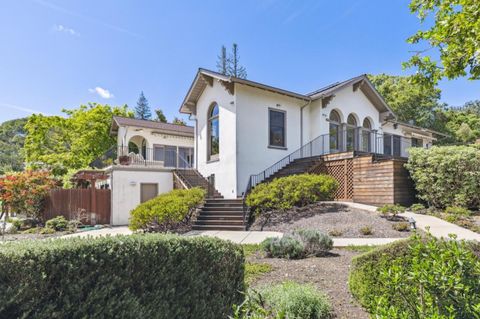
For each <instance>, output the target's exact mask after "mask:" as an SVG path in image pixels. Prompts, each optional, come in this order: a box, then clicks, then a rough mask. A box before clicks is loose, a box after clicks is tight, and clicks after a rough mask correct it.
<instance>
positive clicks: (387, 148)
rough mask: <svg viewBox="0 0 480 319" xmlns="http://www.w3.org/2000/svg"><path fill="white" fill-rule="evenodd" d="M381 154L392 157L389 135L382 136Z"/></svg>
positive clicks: (390, 137)
mask: <svg viewBox="0 0 480 319" xmlns="http://www.w3.org/2000/svg"><path fill="white" fill-rule="evenodd" d="M383 154H385V155H392V136H391V135H390V134H384V135H383Z"/></svg>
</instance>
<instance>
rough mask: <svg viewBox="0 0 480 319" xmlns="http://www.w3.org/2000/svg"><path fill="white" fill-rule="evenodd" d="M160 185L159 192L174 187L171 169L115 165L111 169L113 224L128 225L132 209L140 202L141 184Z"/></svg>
mask: <svg viewBox="0 0 480 319" xmlns="http://www.w3.org/2000/svg"><path fill="white" fill-rule="evenodd" d="M141 183H153V184H157V185H158V193H159V194H162V193H167V192H169V191H171V190H172V189H173V176H172V172H171V170H162V171H160V170H158V169H157V170H148V169H141V168H138V169H134V168H122V167H113V168H112V171H111V189H112V225H128V219H129V218H130V211H131V210H133V209H134V208H135V207H137V206H138V205H139V204H140V184H141Z"/></svg>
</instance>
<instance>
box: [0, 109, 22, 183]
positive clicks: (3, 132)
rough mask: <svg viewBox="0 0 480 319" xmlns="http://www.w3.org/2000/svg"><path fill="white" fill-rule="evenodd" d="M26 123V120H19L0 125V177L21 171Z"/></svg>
mask: <svg viewBox="0 0 480 319" xmlns="http://www.w3.org/2000/svg"><path fill="white" fill-rule="evenodd" d="M26 123H27V118H20V119H16V120H11V121H6V122H3V123H2V124H1V125H0V175H2V174H5V173H6V172H9V171H21V170H22V169H23V166H24V165H23V162H24V156H23V152H22V148H23V144H24V142H25V134H26V132H25V128H24V126H25V124H26Z"/></svg>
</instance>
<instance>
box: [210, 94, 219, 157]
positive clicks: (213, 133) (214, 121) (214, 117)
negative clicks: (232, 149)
mask: <svg viewBox="0 0 480 319" xmlns="http://www.w3.org/2000/svg"><path fill="white" fill-rule="evenodd" d="M219 123H220V121H219V109H218V104H217V103H213V104H212V105H211V106H210V108H209V110H208V139H207V142H208V146H207V149H208V160H215V159H218V155H219V153H220V130H219Z"/></svg>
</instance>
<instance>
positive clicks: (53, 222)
mask: <svg viewBox="0 0 480 319" xmlns="http://www.w3.org/2000/svg"><path fill="white" fill-rule="evenodd" d="M45 227H46V228H51V229H53V230H55V231H64V230H66V229H67V227H68V221H67V220H66V219H65V217H63V216H57V217H54V218H52V219H49V220H47V222H46V223H45Z"/></svg>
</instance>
